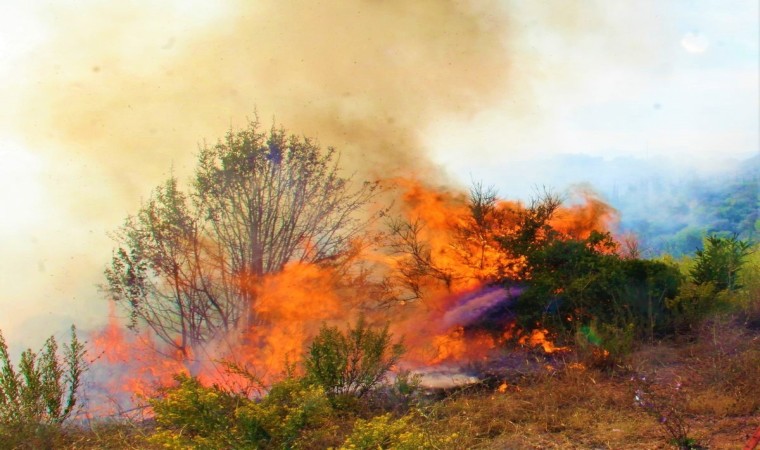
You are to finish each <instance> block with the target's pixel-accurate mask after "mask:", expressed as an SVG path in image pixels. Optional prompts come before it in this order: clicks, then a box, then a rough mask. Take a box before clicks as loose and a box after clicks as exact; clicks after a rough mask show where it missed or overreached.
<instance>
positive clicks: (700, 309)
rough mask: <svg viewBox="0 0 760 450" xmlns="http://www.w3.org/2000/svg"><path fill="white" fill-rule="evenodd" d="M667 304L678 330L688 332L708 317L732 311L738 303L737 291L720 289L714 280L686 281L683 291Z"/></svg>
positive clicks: (667, 301)
mask: <svg viewBox="0 0 760 450" xmlns="http://www.w3.org/2000/svg"><path fill="white" fill-rule="evenodd" d="M666 305H667V307H668V309H670V311H671V314H672V316H673V325H674V328H675V331H676V332H679V333H688V332H692V331H694V330H696V329H697V328H699V326H700V325H701V324H702V323H703V322H704V321H705V320H706V319H708V318H710V317H715V316H716V315H720V314H721V313H727V312H730V311H731V310H732V309H734V307H735V306H736V305H737V296H736V294H735V293H733V292H730V291H727V290H719V289H718V288H717V287H716V285H715V284H714V283H712V282H705V283H702V284H696V283H694V282H688V283H684V285H683V286H682V287H681V291H680V292H679V293H678V295H676V296H675V297H674V298H672V299H668V300H666Z"/></svg>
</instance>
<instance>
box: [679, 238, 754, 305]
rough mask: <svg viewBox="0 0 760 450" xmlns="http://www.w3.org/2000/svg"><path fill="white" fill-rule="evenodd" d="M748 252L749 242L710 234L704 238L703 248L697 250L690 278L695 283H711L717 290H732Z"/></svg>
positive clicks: (737, 286)
mask: <svg viewBox="0 0 760 450" xmlns="http://www.w3.org/2000/svg"><path fill="white" fill-rule="evenodd" d="M749 253H750V244H749V242H745V241H742V240H740V239H738V238H737V236H735V235H734V236H731V237H720V236H717V235H710V236H707V237H705V239H704V248H703V249H702V250H697V253H696V255H695V263H694V267H693V268H692V270H691V276H692V279H693V280H694V282H695V283H696V284H706V283H712V284H713V285H715V287H716V288H717V290H719V291H722V290H728V291H734V290H737V289H739V288H741V287H742V286H741V284H740V283H739V279H740V276H739V275H740V273H741V270H742V266H743V265H744V263H745V260H746V258H747V256H748V255H749Z"/></svg>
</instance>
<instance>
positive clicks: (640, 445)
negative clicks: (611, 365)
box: [0, 322, 760, 449]
mask: <svg viewBox="0 0 760 450" xmlns="http://www.w3.org/2000/svg"><path fill="white" fill-rule="evenodd" d="M628 361H629V365H628V366H626V367H625V368H621V367H618V368H617V370H616V371H612V372H611V371H609V370H607V371H605V370H601V369H594V368H584V367H583V366H581V365H578V364H569V363H570V362H574V361H568V364H566V365H565V366H564V368H560V369H557V370H546V371H544V372H542V373H539V374H537V375H533V376H528V377H520V378H518V379H519V380H520V381H518V384H517V385H515V384H513V383H514V380H513V383H511V384H509V385H507V386H506V387H505V386H501V389H499V388H498V387H499V386H500V385H501V381H502V380H495V381H494V380H491V382H490V383H483V384H481V385H476V386H471V387H468V388H465V389H461V390H459V391H456V392H450V393H449V394H448V395H447V396H446V397H445V398H443V399H439V400H436V401H432V402H430V401H428V403H427V404H425V406H422V407H421V408H420V409H421V418H420V419H419V421H420V422H421V423H420V424H421V425H422V427H423V428H424V429H425V430H426V431H427V432H428V433H429V434H430V435H431V436H432V437H433V438H434V441H435V442H437V447H438V448H450V449H462V448H468V449H469V448H472V449H666V448H673V446H672V445H670V444H669V443H668V440H669V436H667V434H666V433H665V432H664V430H663V428H662V427H661V426H660V424H659V423H658V422H657V420H656V417H653V416H652V415H650V414H647V412H646V411H644V410H643V409H642V408H641V407H640V406H638V405H636V404H635V402H634V398H633V395H634V390H635V389H636V386H634V385H633V383H632V381H631V378H632V376H635V375H640V374H646V375H647V376H648V377H650V379H651V380H653V383H654V385H655V388H656V389H655V390H656V395H660V396H661V397H663V398H664V399H665V400H667V401H668V402H671V403H672V404H673V405H674V408H675V409H676V410H677V412H678V413H679V414H682V416H683V417H684V418H685V420H686V421H687V422H688V423H689V424H690V426H691V430H690V432H689V436H691V437H694V438H696V439H698V440H699V442H701V443H702V444H705V445H708V446H709V448H710V449H735V448H741V447H742V446H743V444H744V443H745V442H746V441H747V439H748V437H749V436H750V435H751V434H752V433H753V432H754V430H755V429H756V428H757V427H758V426H760V395H758V394H757V393H758V389H759V387H760V333H758V332H757V331H754V330H751V329H749V328H743V327H740V326H736V324H735V323H730V322H721V323H717V322H716V323H712V324H708V325H706V326H705V328H704V329H703V330H702V331H701V333H700V334H699V335H698V336H697V337H696V338H695V339H692V340H690V341H688V342H680V343H676V342H670V343H659V344H656V345H647V346H643V347H642V348H640V349H638V350H637V351H636V352H634V353H633V354H631V355H630V357H629V358H628ZM676 383H678V384H680V386H682V388H679V391H678V392H677V393H676V392H674V391H673V386H674V385H675V384H676ZM368 414H369V413H368ZM353 415H354V414H353V413H352V414H350V416H351V417H353ZM370 415H371V414H370ZM351 417H348V416H346V417H343V418H342V419H341V420H342V422H341V424H337V423H336V426H337V425H340V427H339V428H340V430H339V432H337V433H336V435H335V436H334V439H332V440H331V441H330V442H328V441H324V442H321V443H320V442H314V443H313V444H314V447H313V448H326V447H327V446H328V445H336V444H338V443H340V442H341V439H342V438H341V437H342V436H344V435H346V434H347V433H348V432H349V431H350V429H351V424H352V423H353V419H352V418H351ZM151 432H152V429H151V427H150V426H149V425H145V423H144V422H139V423H136V422H118V421H117V422H106V423H99V424H95V425H94V426H92V427H90V428H87V429H69V430H67V432H66V433H65V434H64V435H62V436H60V439H59V440H58V441H57V445H56V448H72V449H94V448H103V449H109V448H110V449H130V448H131V449H138V448H139V449H150V448H151V446H150V445H149V444H148V442H147V441H146V437H147V436H148V435H149V434H150V433H151ZM452 434H455V438H454V439H453V440H446V439H445V438H446V437H451V436H452ZM0 447H2V445H0ZM153 448H155V447H153Z"/></svg>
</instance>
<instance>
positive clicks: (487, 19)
mask: <svg viewBox="0 0 760 450" xmlns="http://www.w3.org/2000/svg"><path fill="white" fill-rule="evenodd" d="M37 8H38V9H37V10H36V11H35V16H36V17H37V18H38V19H39V20H40V21H41V22H40V23H39V24H38V25H40V26H41V27H42V29H44V33H43V34H42V36H41V37H40V39H39V42H38V45H36V46H35V47H33V50H32V51H30V52H29V53H28V55H27V56H26V57H25V58H22V59H20V60H19V62H18V67H17V69H16V71H17V76H16V77H15V78H12V79H11V80H10V82H9V83H8V84H7V85H6V86H5V87H2V88H0V90H1V91H2V94H3V97H4V98H5V100H6V104H7V106H8V108H7V109H6V110H5V112H3V113H0V114H2V116H1V117H2V122H3V123H4V124H5V128H7V129H5V130H0V131H4V132H8V133H10V134H13V135H15V136H17V137H18V140H19V142H20V143H21V144H22V145H24V146H26V147H27V148H29V149H30V151H31V152H32V153H34V154H35V158H37V159H39V160H40V161H42V166H43V169H41V175H40V176H39V183H40V184H42V185H43V186H44V195H43V198H42V200H41V203H42V206H40V208H41V209H42V210H44V216H43V217H41V218H40V219H39V220H37V221H36V223H35V224H33V225H32V226H29V227H28V228H27V229H26V230H25V231H24V233H23V234H24V236H23V238H22V239H13V240H14V243H13V245H12V246H11V247H9V248H8V249H7V250H8V251H9V252H11V253H10V254H19V255H22V254H23V255H29V254H35V255H40V256H39V258H38V259H37V258H35V259H34V260H30V261H29V263H28V264H22V265H21V266H19V264H18V263H14V265H13V270H15V271H17V272H18V271H20V270H22V269H23V270H25V271H24V272H23V273H27V272H29V273H30V275H29V276H33V275H31V274H35V276H36V274H38V273H37V272H38V271H39V275H41V276H46V277H48V278H47V279H46V282H45V283H42V286H37V287H35V288H34V289H32V288H31V287H30V288H25V289H23V290H21V291H20V292H18V293H17V294H16V295H13V296H12V297H13V298H8V299H5V300H4V301H5V302H7V303H8V304H9V305H10V304H11V303H20V302H24V303H26V304H27V305H28V306H27V307H25V309H24V310H23V311H21V310H19V311H18V316H17V317H16V318H15V319H14V321H13V322H11V323H4V324H2V326H3V328H4V329H5V330H6V331H7V332H8V333H9V335H11V336H19V333H20V330H21V328H22V326H23V328H24V330H25V331H24V333H25V335H26V336H29V335H31V334H36V333H37V332H32V329H33V328H37V327H40V326H41V325H42V323H44V325H42V326H43V327H46V328H47V329H45V330H40V331H39V333H38V334H40V335H45V334H47V333H48V329H49V328H51V327H52V328H55V327H59V326H60V327H61V330H65V329H66V327H65V326H63V325H64V324H66V323H70V322H71V321H72V320H74V318H75V317H77V318H78V319H79V320H80V322H81V321H82V320H83V319H84V320H87V321H97V316H99V315H105V314H104V313H105V309H106V307H105V304H103V302H102V299H101V298H100V297H101V295H100V294H99V293H98V292H97V289H96V288H95V286H96V285H97V284H98V283H101V282H102V278H100V274H101V273H102V267H103V263H104V261H106V260H107V259H108V254H109V249H110V247H111V243H110V241H109V239H108V237H107V233H108V232H110V231H111V230H113V229H114V228H115V227H116V226H118V224H119V223H121V221H122V220H123V219H124V217H125V215H126V214H128V213H129V212H131V211H134V210H135V209H136V207H137V206H138V205H139V202H140V201H141V199H144V198H146V197H147V196H148V194H149V192H150V190H151V189H152V188H153V187H154V186H156V185H158V184H159V183H160V182H161V181H163V179H164V178H166V177H167V176H168V175H169V172H170V171H171V172H173V173H174V175H176V176H178V178H179V179H180V180H184V179H186V178H187V177H188V176H189V173H190V170H191V168H192V166H193V164H194V160H195V155H196V151H197V146H198V143H199V142H200V141H202V140H204V139H205V140H208V141H211V142H212V143H213V141H214V140H216V139H218V138H220V137H221V136H223V135H224V133H225V132H226V131H227V130H228V129H229V128H231V127H233V128H235V127H240V126H242V125H244V123H245V121H246V120H247V118H252V116H253V115H254V114H256V113H258V115H259V116H260V119H261V121H262V122H263V123H264V124H267V123H268V122H269V121H271V122H272V123H275V122H276V123H277V124H278V125H279V124H283V125H284V126H285V127H287V128H288V130H289V131H291V132H293V133H297V134H304V135H307V136H309V137H316V138H317V139H318V140H319V141H320V143H321V144H322V145H323V146H334V147H336V148H338V149H339V150H340V151H341V152H342V154H343V156H342V166H344V167H345V168H346V169H347V170H348V171H350V172H356V178H357V179H376V178H380V177H382V178H386V177H389V176H394V175H405V176H409V175H410V174H413V175H414V176H415V177H418V178H425V179H433V178H436V177H438V178H440V180H439V182H441V181H443V176H442V175H440V171H438V170H434V169H433V168H432V166H431V164H430V163H429V161H428V158H427V156H426V154H425V152H424V150H423V148H422V146H421V141H420V133H421V132H422V131H424V129H425V128H426V127H428V126H429V125H430V124H431V123H433V122H434V121H436V120H437V119H439V118H441V117H457V116H462V117H464V116H467V115H470V114H474V113H475V112H476V111H478V110H479V109H481V108H483V107H485V106H488V105H489V104H495V103H496V102H497V101H499V99H501V98H503V96H504V95H505V94H507V92H505V91H504V86H505V85H506V84H507V83H506V81H507V80H509V79H511V78H512V77H513V70H512V66H511V64H510V61H509V59H508V55H509V52H508V51H507V47H506V44H505V43H506V42H508V39H506V37H507V36H508V35H509V30H510V26H509V23H508V21H507V19H506V15H505V14H504V11H503V10H502V9H501V8H502V6H500V5H499V4H498V2H490V1H484V2H469V1H437V0H435V1H433V0H430V1H415V2H407V1H382V2H380V1H370V0H367V1H356V2H320V3H315V2H309V1H287V2H279V1H269V0H267V1H255V2H249V1H238V2H225V3H224V4H221V3H218V2H213V3H212V2H209V3H203V2H176V3H171V2H161V3H155V2H148V1H144V2H129V3H114V2H96V1H92V2H84V3H82V2H77V3H76V4H74V3H71V4H69V3H66V2H56V3H55V4H49V5H38V6H37ZM16 247H18V249H17V250H14V249H16ZM81 249H87V251H83V250H81ZM26 258H27V259H29V257H28V256H27V257H26ZM16 259H19V258H16ZM20 259H22V260H23V258H20ZM27 265H28V266H29V268H28V270H27V269H26V266H27ZM10 268H11V267H10V266H9V269H10ZM11 278H13V277H11ZM35 284H37V283H35ZM61 297H63V298H61ZM30 298H31V299H33V302H34V303H33V306H32V304H30V303H28V302H29V299H30ZM36 298H40V299H45V300H39V301H36V300H34V299H36ZM51 298H56V299H59V301H65V302H69V306H68V307H67V308H63V309H61V308H57V309H56V311H59V310H60V311H62V312H56V313H55V314H53V315H50V314H49V313H48V312H47V309H48V308H49V305H48V303H46V302H48V301H49V299H51ZM93 304H97V305H99V307H97V308H93V306H92V305H93ZM37 311H39V312H37ZM63 311H66V312H63ZM71 311H78V312H81V314H79V313H76V314H74V315H70V316H69V315H67V314H69V312H71ZM40 312H41V313H40ZM35 320H37V323H36V325H35V322H34V321H35ZM24 321H28V322H27V323H26V324H23V322H24ZM80 325H81V326H86V324H80ZM30 345H33V346H34V345H36V344H34V343H30Z"/></svg>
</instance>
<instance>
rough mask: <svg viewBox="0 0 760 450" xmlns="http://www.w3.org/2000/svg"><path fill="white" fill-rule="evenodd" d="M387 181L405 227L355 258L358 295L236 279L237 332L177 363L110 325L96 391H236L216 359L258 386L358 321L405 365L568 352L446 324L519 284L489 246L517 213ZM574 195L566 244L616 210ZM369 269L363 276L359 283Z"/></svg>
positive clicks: (519, 334) (309, 272)
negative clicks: (240, 303)
mask: <svg viewBox="0 0 760 450" xmlns="http://www.w3.org/2000/svg"><path fill="white" fill-rule="evenodd" d="M393 181H394V183H395V185H396V186H398V187H399V188H400V189H401V192H400V193H399V198H400V202H399V204H397V205H396V208H397V209H398V211H399V212H400V214H401V215H402V216H403V218H402V219H401V220H400V222H399V223H398V224H397V227H396V228H395V229H394V231H395V235H394V234H393V233H391V236H390V240H391V245H390V246H386V247H375V248H363V249H361V251H360V250H356V255H354V260H353V264H354V266H355V269H354V272H356V273H355V274H353V275H356V279H360V278H361V279H362V280H363V281H362V283H361V284H360V283H353V284H352V283H346V282H345V279H346V274H347V273H348V274H349V275H351V270H350V269H346V268H345V267H341V268H336V267H334V266H331V265H330V264H322V265H318V264H305V263H292V264H290V265H287V266H286V267H285V268H284V269H283V270H282V271H281V272H279V273H274V274H268V275H265V276H263V277H259V278H257V279H254V278H247V279H241V283H242V284H243V287H244V290H245V291H246V292H247V293H249V294H250V297H251V298H252V299H253V300H252V302H251V311H250V313H251V314H250V316H249V318H248V320H247V321H246V323H245V324H244V325H243V326H241V327H240V329H239V330H237V331H236V332H234V333H231V334H230V335H228V336H224V337H223V338H220V339H219V340H218V341H216V342H214V343H210V344H209V345H208V346H207V347H205V348H203V349H195V354H194V355H193V354H190V355H189V356H187V357H185V358H184V359H183V357H181V356H179V355H176V354H168V353H166V352H162V348H161V347H160V346H158V345H156V344H155V341H154V340H153V339H151V336H150V335H149V334H147V333H141V334H135V335H131V334H126V333H125V332H124V330H123V326H122V324H121V323H119V322H118V321H117V320H116V319H115V318H114V317H112V318H111V320H110V321H109V324H108V326H107V327H105V329H103V330H102V331H101V332H100V333H97V334H96V335H94V336H93V337H92V339H91V340H92V342H93V345H94V346H95V347H96V348H98V349H100V351H102V354H103V356H102V361H103V363H106V364H111V365H115V366H121V367H122V368H123V370H122V372H121V373H118V374H116V375H115V376H112V377H109V379H108V381H107V382H106V385H107V386H106V388H107V389H108V390H109V391H111V392H128V393H132V394H149V393H150V392H151V391H150V390H151V388H152V387H154V386H156V385H157V384H166V383H168V382H169V381H170V380H171V377H172V375H173V374H174V373H176V372H189V373H192V374H194V375H198V376H200V377H201V378H202V379H203V380H206V381H208V382H215V383H220V384H226V385H241V384H243V383H244V382H245V380H241V379H239V376H238V378H237V379H236V378H235V376H234V375H229V374H225V373H224V371H223V370H221V369H220V367H219V364H217V363H216V362H217V361H219V360H228V361H233V362H235V363H236V364H238V365H239V366H241V367H247V368H251V369H252V370H253V372H254V373H255V375H256V376H257V377H258V378H259V380H260V381H261V382H262V383H263V384H266V383H267V382H271V381H272V380H273V379H275V378H276V377H277V376H279V375H280V374H281V373H283V372H284V371H285V370H287V369H288V366H289V365H292V364H294V363H297V362H298V361H299V360H300V359H301V358H302V356H303V354H304V352H305V351H306V349H307V345H308V343H309V342H310V341H311V339H312V338H313V337H314V336H315V335H316V334H317V333H318V332H319V329H320V327H321V326H322V324H324V323H328V324H337V325H343V324H346V323H348V322H351V321H353V319H354V318H355V317H356V316H357V315H358V314H359V313H363V314H364V315H365V316H367V318H368V319H369V320H370V322H384V321H385V320H388V318H389V317H390V318H392V319H391V320H392V322H391V324H390V325H391V331H392V332H393V333H394V335H395V336H397V337H402V336H403V338H404V342H405V344H406V346H407V348H408V353H407V356H406V361H407V362H408V363H411V364H428V365H429V364H440V363H444V362H445V363H458V362H465V361H474V360H479V359H483V358H487V357H488V356H489V354H490V353H491V352H492V351H493V350H494V349H497V348H499V347H502V346H504V345H505V343H507V342H516V343H517V344H519V345H521V346H524V347H528V348H540V349H542V350H543V351H544V352H546V353H554V352H560V351H566V350H567V348H566V347H558V346H556V345H555V344H554V343H553V342H552V340H551V339H550V338H549V332H548V331H547V330H545V329H543V328H540V327H538V328H537V329H534V330H531V331H527V330H519V329H517V328H516V327H515V325H514V321H509V323H504V324H502V326H501V327H502V328H501V329H502V331H501V334H499V333H495V332H490V331H487V330H480V329H477V327H475V328H473V327H472V326H469V324H468V323H465V322H461V321H460V322H457V317H454V318H453V319H452V317H451V312H452V311H455V310H456V311H458V312H463V313H462V315H466V314H464V313H471V312H472V311H470V310H468V308H470V309H472V310H474V311H475V312H476V313H477V312H478V311H479V310H478V309H477V308H486V309H487V308H488V307H490V306H491V305H492V304H494V302H498V301H500V299H499V298H497V297H496V295H497V294H493V295H494V297H493V298H491V297H488V296H487V295H492V294H487V295H485V294H484V295H483V296H482V297H481V298H478V299H477V300H473V301H472V303H471V304H468V305H466V306H467V307H462V305H461V301H462V298H463V297H462V296H463V295H472V293H473V292H476V293H477V292H478V291H479V290H481V289H483V288H485V287H486V286H487V285H488V283H493V282H499V281H501V280H504V279H512V280H517V279H519V277H520V276H525V274H526V271H525V267H526V264H527V261H526V257H525V255H518V254H510V252H508V251H505V250H504V248H503V247H502V246H501V243H500V241H499V236H505V235H510V234H512V233H515V232H517V231H519V220H518V218H519V214H520V213H521V212H523V211H525V206H523V205H522V204H521V203H518V202H506V201H496V202H494V204H493V205H492V206H493V207H492V208H490V209H488V210H486V211H481V214H480V216H478V217H476V216H475V214H473V212H472V210H471V209H470V208H469V205H468V200H467V198H466V196H465V195H463V194H461V193H457V192H451V191H447V190H440V189H432V188H430V187H427V186H424V185H423V184H421V183H419V182H416V181H412V180H401V179H398V180H393ZM584 195H585V197H584V202H582V203H579V204H574V205H571V206H569V207H560V208H559V209H558V211H557V213H556V215H555V217H554V218H553V219H552V220H551V222H550V225H551V226H552V227H553V228H554V229H555V230H556V231H558V232H559V233H560V234H561V235H562V236H565V237H566V238H577V239H583V238H586V237H588V236H589V235H590V234H591V232H592V231H593V230H605V229H606V227H607V226H609V225H610V224H611V223H612V220H613V218H614V211H613V210H612V209H611V208H610V207H609V206H607V205H606V204H604V203H603V202H602V201H601V200H599V199H598V198H596V197H594V196H592V195H590V194H588V193H585V194H584ZM394 239H395V241H394ZM404 246H406V247H404ZM388 248H390V249H391V250H390V251H389V250H388ZM414 252H417V253H416V254H415V253H414ZM367 268H372V271H371V273H369V275H367V274H366V272H367ZM357 274H358V275H357ZM520 274H522V275H520ZM528 276H529V275H528ZM349 278H350V276H349ZM412 294H413V295H412ZM376 296H385V297H387V298H388V299H391V300H393V301H391V302H389V303H387V304H386V306H387V307H386V308H379V309H378V308H376V307H375V308H374V309H373V308H371V307H369V306H368V305H374V303H372V302H377V298H373V297H376ZM471 305H474V306H471ZM375 306H376V305H375ZM388 308H390V309H388ZM456 308H459V309H458V310H457V309H456ZM447 313H448V314H447ZM249 381H250V380H249Z"/></svg>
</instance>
